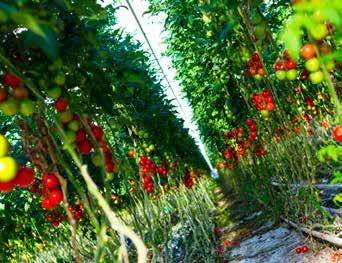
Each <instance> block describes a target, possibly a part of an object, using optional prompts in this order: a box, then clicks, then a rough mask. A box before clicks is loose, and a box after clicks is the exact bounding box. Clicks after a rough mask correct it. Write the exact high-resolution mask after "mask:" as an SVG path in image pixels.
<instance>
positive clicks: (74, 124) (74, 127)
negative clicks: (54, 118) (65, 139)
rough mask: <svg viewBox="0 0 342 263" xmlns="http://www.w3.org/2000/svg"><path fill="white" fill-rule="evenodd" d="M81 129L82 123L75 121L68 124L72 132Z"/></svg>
mask: <svg viewBox="0 0 342 263" xmlns="http://www.w3.org/2000/svg"><path fill="white" fill-rule="evenodd" d="M79 128H80V123H79V122H78V121H76V120H73V121H71V122H69V123H68V129H69V130H71V131H74V132H76V131H78V129H79Z"/></svg>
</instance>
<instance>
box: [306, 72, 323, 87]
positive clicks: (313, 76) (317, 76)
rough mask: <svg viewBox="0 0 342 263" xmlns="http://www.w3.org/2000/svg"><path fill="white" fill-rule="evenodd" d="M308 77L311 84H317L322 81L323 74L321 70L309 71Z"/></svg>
mask: <svg viewBox="0 0 342 263" xmlns="http://www.w3.org/2000/svg"><path fill="white" fill-rule="evenodd" d="M309 78H310V81H311V83H312V84H319V83H321V82H322V81H323V79H324V75H323V72H322V71H316V72H313V73H310V76H309Z"/></svg>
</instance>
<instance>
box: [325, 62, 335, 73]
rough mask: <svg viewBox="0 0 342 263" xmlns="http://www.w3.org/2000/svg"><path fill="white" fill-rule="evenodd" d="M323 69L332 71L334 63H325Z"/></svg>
mask: <svg viewBox="0 0 342 263" xmlns="http://www.w3.org/2000/svg"><path fill="white" fill-rule="evenodd" d="M325 68H326V69H327V71H332V70H334V68H335V63H334V61H328V62H327V63H325Z"/></svg>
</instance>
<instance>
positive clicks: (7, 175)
mask: <svg viewBox="0 0 342 263" xmlns="http://www.w3.org/2000/svg"><path fill="white" fill-rule="evenodd" d="M9 153H10V144H9V142H8V141H7V139H6V137H5V136H3V135H1V134H0V192H11V191H12V190H13V189H14V188H15V187H16V186H19V187H22V188H26V187H28V186H30V185H31V184H32V183H33V181H34V177H35V173H34V171H33V170H32V169H31V168H28V167H21V168H19V169H18V164H17V162H16V160H15V159H14V158H13V157H11V156H8V155H9Z"/></svg>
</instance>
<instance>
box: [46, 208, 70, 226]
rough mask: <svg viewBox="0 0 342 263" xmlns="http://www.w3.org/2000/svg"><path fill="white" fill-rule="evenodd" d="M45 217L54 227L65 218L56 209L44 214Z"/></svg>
mask: <svg viewBox="0 0 342 263" xmlns="http://www.w3.org/2000/svg"><path fill="white" fill-rule="evenodd" d="M45 217H46V218H47V219H48V220H49V221H50V223H51V224H52V225H53V226H54V227H59V225H60V223H62V221H64V220H65V219H66V218H65V216H62V215H61V214H60V212H59V211H57V210H55V211H53V213H48V214H46V215H45Z"/></svg>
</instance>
